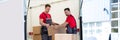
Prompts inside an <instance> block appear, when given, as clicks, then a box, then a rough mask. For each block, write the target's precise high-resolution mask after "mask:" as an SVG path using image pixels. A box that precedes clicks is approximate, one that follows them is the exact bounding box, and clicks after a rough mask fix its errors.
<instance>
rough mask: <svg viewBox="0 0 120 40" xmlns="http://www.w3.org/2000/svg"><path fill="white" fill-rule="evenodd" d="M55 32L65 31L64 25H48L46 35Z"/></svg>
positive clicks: (63, 32)
mask: <svg viewBox="0 0 120 40" xmlns="http://www.w3.org/2000/svg"><path fill="white" fill-rule="evenodd" d="M56 33H62V34H65V33H66V30H65V27H62V26H60V25H51V26H50V27H48V35H49V36H52V35H54V34H56Z"/></svg>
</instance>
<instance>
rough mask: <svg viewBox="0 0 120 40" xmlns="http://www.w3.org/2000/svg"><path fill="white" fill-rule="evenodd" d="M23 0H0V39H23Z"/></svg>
mask: <svg viewBox="0 0 120 40" xmlns="http://www.w3.org/2000/svg"><path fill="white" fill-rule="evenodd" d="M23 11H24V10H23V0H5V1H4V0H0V40H24V22H23V21H24V20H23V19H24V12H23Z"/></svg>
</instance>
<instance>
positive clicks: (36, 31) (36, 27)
mask: <svg viewBox="0 0 120 40" xmlns="http://www.w3.org/2000/svg"><path fill="white" fill-rule="evenodd" d="M40 31H41V26H34V27H33V34H40Z"/></svg>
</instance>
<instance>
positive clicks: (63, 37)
mask: <svg viewBox="0 0 120 40" xmlns="http://www.w3.org/2000/svg"><path fill="white" fill-rule="evenodd" d="M55 40H77V35H76V34H55Z"/></svg>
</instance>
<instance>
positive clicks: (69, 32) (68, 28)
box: [67, 26, 72, 34]
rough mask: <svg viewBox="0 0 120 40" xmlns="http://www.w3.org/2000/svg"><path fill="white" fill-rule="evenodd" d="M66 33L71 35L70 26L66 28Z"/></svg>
mask: <svg viewBox="0 0 120 40" xmlns="http://www.w3.org/2000/svg"><path fill="white" fill-rule="evenodd" d="M67 33H68V34H72V28H70V26H68V27H67Z"/></svg>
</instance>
